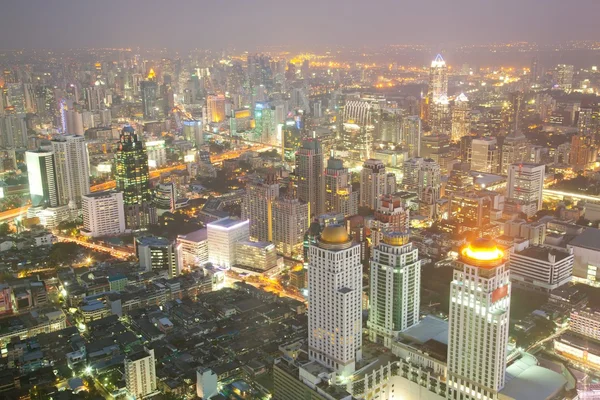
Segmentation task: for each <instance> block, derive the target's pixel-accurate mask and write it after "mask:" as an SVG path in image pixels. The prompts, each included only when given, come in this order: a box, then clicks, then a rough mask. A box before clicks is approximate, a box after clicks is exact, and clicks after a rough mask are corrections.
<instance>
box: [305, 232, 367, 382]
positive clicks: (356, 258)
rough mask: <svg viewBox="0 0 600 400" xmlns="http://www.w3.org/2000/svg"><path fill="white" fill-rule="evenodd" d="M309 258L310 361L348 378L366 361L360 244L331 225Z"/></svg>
mask: <svg viewBox="0 0 600 400" xmlns="http://www.w3.org/2000/svg"><path fill="white" fill-rule="evenodd" d="M309 253H310V256H309V263H310V265H309V267H308V292H309V298H310V307H309V309H308V353H309V358H310V359H311V360H313V361H316V362H318V363H319V364H321V365H323V366H325V367H327V368H331V369H333V370H335V371H337V372H338V373H339V374H340V375H342V376H348V375H349V374H352V373H353V372H354V371H355V367H356V363H357V362H358V361H360V360H361V358H362V307H361V298H362V264H361V260H360V244H356V243H353V241H352V238H351V237H350V236H349V235H348V233H347V232H346V229H345V228H344V227H343V226H340V225H329V226H328V227H326V228H325V229H323V231H322V233H321V235H320V236H319V238H318V239H317V241H316V243H315V244H312V245H310V247H309Z"/></svg>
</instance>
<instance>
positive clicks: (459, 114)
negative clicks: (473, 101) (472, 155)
mask: <svg viewBox="0 0 600 400" xmlns="http://www.w3.org/2000/svg"><path fill="white" fill-rule="evenodd" d="M470 134H471V108H470V107H469V99H468V98H467V96H465V94H464V93H461V94H460V95H458V97H457V98H456V99H455V100H454V108H453V109H452V141H453V142H459V141H460V138H461V137H463V136H468V135H470Z"/></svg>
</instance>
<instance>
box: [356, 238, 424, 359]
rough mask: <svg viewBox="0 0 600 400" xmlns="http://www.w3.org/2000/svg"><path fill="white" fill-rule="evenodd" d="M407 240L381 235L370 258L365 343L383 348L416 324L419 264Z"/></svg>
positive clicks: (419, 281) (417, 255)
mask: <svg viewBox="0 0 600 400" xmlns="http://www.w3.org/2000/svg"><path fill="white" fill-rule="evenodd" d="M408 238H409V237H408V232H402V233H400V232H388V233H385V234H384V235H383V242H382V243H380V244H379V245H378V246H377V247H375V248H374V250H373V255H372V257H371V280H370V281H369V284H370V290H371V292H370V296H369V301H370V305H371V307H370V310H369V321H368V323H367V326H368V327H369V340H371V341H372V342H377V343H380V344H383V345H384V346H385V347H387V348H391V347H392V342H393V341H395V340H396V338H397V337H398V333H399V332H401V331H404V330H406V329H408V328H410V327H411V326H413V325H415V324H416V323H417V322H419V306H420V304H421V303H420V298H421V261H420V260H419V251H418V250H417V248H416V247H413V245H412V243H410V242H409V241H408Z"/></svg>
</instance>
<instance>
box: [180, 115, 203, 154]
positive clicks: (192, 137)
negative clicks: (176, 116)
mask: <svg viewBox="0 0 600 400" xmlns="http://www.w3.org/2000/svg"><path fill="white" fill-rule="evenodd" d="M183 137H184V138H185V140H187V141H189V142H192V143H194V145H195V146H196V148H200V146H202V145H203V144H204V133H203V132H202V122H201V121H197V120H185V121H183Z"/></svg>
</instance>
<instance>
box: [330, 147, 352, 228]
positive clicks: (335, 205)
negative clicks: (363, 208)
mask: <svg viewBox="0 0 600 400" xmlns="http://www.w3.org/2000/svg"><path fill="white" fill-rule="evenodd" d="M323 178H324V180H325V212H327V213H331V212H335V213H341V214H344V216H345V217H347V216H350V215H356V214H357V213H358V192H353V191H352V182H351V179H352V178H351V176H350V173H349V172H348V168H344V162H343V161H342V160H340V159H337V158H334V157H333V155H332V156H331V157H329V159H328V160H327V168H325V174H324V176H323Z"/></svg>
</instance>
